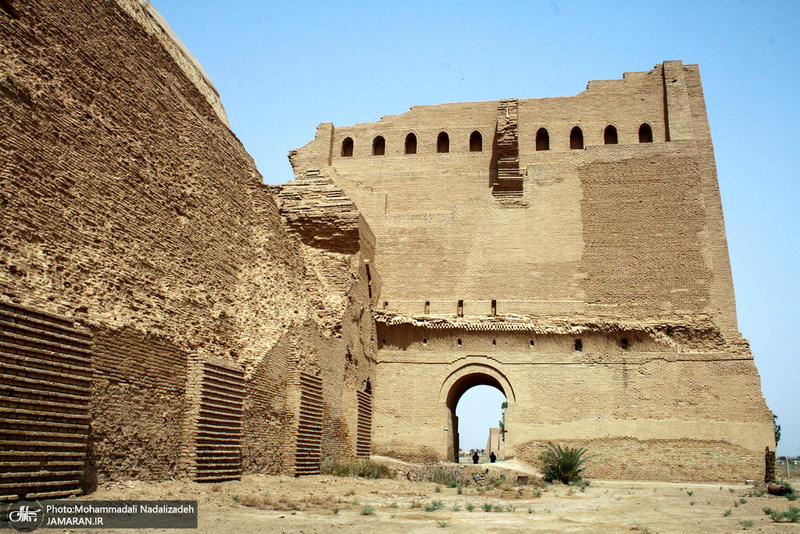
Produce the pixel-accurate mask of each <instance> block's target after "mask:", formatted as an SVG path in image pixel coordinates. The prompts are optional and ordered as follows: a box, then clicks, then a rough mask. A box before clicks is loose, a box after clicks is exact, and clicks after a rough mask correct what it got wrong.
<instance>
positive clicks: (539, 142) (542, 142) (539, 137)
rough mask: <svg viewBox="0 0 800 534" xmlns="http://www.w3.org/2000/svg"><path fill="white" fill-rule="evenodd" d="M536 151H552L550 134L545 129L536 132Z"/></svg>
mask: <svg viewBox="0 0 800 534" xmlns="http://www.w3.org/2000/svg"><path fill="white" fill-rule="evenodd" d="M536 150H550V134H549V133H547V130H545V129H544V128H539V131H538V132H536Z"/></svg>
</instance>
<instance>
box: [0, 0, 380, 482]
mask: <svg viewBox="0 0 800 534" xmlns="http://www.w3.org/2000/svg"><path fill="white" fill-rule="evenodd" d="M9 6H10V7H8V9H5V8H4V9H3V10H0V43H2V50H3V53H2V54H1V56H2V57H0V94H2V98H0V122H1V123H2V124H1V125H0V129H2V131H3V132H4V133H3V135H2V136H0V207H1V208H2V209H0V219H1V221H0V301H2V302H7V303H16V304H18V305H24V306H26V308H27V309H32V310H35V311H36V312H37V313H49V314H55V316H58V317H60V318H61V319H60V320H63V321H65V322H66V323H67V324H76V325H82V326H81V328H84V329H87V330H88V331H90V332H91V333H92V336H93V340H94V341H93V343H94V344H93V350H92V357H91V366H92V376H93V378H92V384H91V398H90V400H89V402H88V405H87V407H88V409H89V412H90V416H91V426H90V431H89V435H88V437H84V438H83V439H84V440H85V447H86V449H85V450H86V454H85V457H84V462H83V466H82V467H81V468H80V469H82V470H83V475H81V476H80V477H79V478H80V488H82V489H83V490H84V491H90V490H91V489H92V487H94V485H95V484H96V483H98V482H103V481H106V480H114V479H124V478H131V477H134V478H140V479H152V480H163V479H169V478H173V477H180V476H194V477H195V478H198V477H199V475H198V473H199V472H200V471H202V470H203V468H202V467H201V466H200V463H202V462H206V463H208V464H209V465H211V464H213V465H217V467H214V468H213V469H212V468H210V467H209V468H208V469H207V470H209V469H210V470H212V471H213V470H214V469H216V470H217V471H219V472H220V473H222V472H223V471H225V470H226V469H228V467H225V468H223V467H221V466H223V464H225V465H226V466H230V465H233V464H236V465H239V466H240V467H239V468H238V471H239V472H238V473H234V475H233V476H238V475H239V474H240V473H241V471H242V470H244V471H245V472H254V471H257V472H270V473H291V472H293V469H294V458H295V454H294V449H293V447H295V443H294V436H295V434H296V429H297V425H298V420H297V414H298V410H299V403H298V398H297V387H298V386H297V376H298V374H299V373H300V372H301V371H302V372H305V373H310V374H312V375H314V376H317V377H320V378H321V380H322V389H323V393H324V399H325V401H324V410H325V425H324V426H323V428H322V429H321V432H322V434H323V436H324V438H325V439H324V445H323V446H322V447H321V451H320V456H319V457H320V459H322V458H323V457H324V455H330V454H336V455H337V456H340V457H341V456H345V457H347V456H355V453H356V440H357V431H358V424H357V423H358V422H357V410H358V409H357V405H358V402H357V394H356V391H357V390H358V389H359V388H361V387H362V384H365V383H366V382H367V379H369V378H372V380H373V381H374V366H373V365H372V364H371V360H370V354H371V353H372V352H373V349H372V345H371V344H370V336H371V334H372V332H373V326H372V325H373V322H372V319H371V313H370V311H369V310H370V306H371V305H370V302H369V296H368V285H367V282H366V263H365V261H366V260H368V259H369V255H370V254H371V250H370V249H369V247H370V246H372V245H369V242H370V237H369V232H368V231H367V230H368V229H366V227H365V225H364V224H363V223H359V215H358V212H356V211H355V210H354V208H352V209H351V210H350V211H351V216H350V219H352V220H354V221H355V222H354V226H352V227H351V229H350V230H348V231H347V232H345V234H346V235H347V236H348V241H347V243H346V246H345V247H343V248H342V247H340V248H339V249H336V248H335V247H334V249H335V250H331V247H330V246H328V247H327V248H324V247H323V248H315V246H314V245H315V243H311V245H306V244H304V243H303V241H302V240H301V238H300V237H299V236H298V235H297V234H296V233H291V232H287V229H288V230H292V228H293V227H292V226H291V224H289V223H287V222H284V221H283V219H282V218H281V215H280V214H279V212H278V209H277V206H276V204H275V201H274V200H273V196H272V193H271V192H270V190H269V188H268V187H267V186H265V185H264V184H263V183H262V179H261V176H260V175H259V174H258V172H257V170H256V168H255V165H254V164H253V161H252V159H251V158H250V156H249V155H248V154H247V153H246V151H245V150H244V148H243V147H242V146H241V144H240V143H239V141H238V140H237V139H236V137H235V136H234V135H233V133H232V132H231V131H230V129H229V128H228V126H227V121H226V119H225V116H224V110H223V109H222V108H221V105H220V104H219V102H218V97H215V96H214V94H215V93H214V90H213V86H211V85H210V82H209V81H208V80H207V79H206V78H205V77H204V75H203V74H202V71H201V69H199V67H198V66H197V65H196V63H195V62H193V61H192V60H191V57H190V56H187V55H186V54H184V53H183V52H181V45H180V43H177V42H176V41H175V40H174V39H173V38H172V37H171V36H170V34H169V33H166V32H164V31H163V26H162V25H161V23H160V22H159V20H158V18H157V17H155V12H154V11H153V10H152V8H151V7H150V6H148V5H146V3H144V4H142V3H139V2H129V1H122V0H120V2H113V1H101V2H50V1H38V2H26V3H21V2H14V3H13V5H12V4H9ZM198 69H199V70H198ZM351 204H352V203H351ZM353 217H354V218H353ZM362 228H363V229H364V230H365V234H364V235H365V237H364V238H363V239H362V238H361V237H360V236H359V231H360V229H362ZM348 232H349V233H348ZM354 232H355V233H354ZM362 242H363V243H364V244H367V249H365V250H364V251H363V255H362V250H361V249H360V245H361V244H362ZM337 246H338V244H337ZM193 362H207V363H206V364H195V363H193ZM208 362H211V363H208ZM213 362H217V363H216V364H213ZM220 362H224V365H223V364H222V363H220ZM212 364H213V365H212ZM214 365H216V366H217V367H213V366H214ZM219 365H223V367H225V368H226V369H227V368H230V373H232V374H230V377H229V378H228V379H229V380H233V381H235V380H236V378H235V376H236V375H237V373H239V374H241V376H242V378H243V380H244V382H243V386H242V387H241V388H240V390H241V391H240V393H241V406H242V408H241V409H239V408H237V407H236V403H226V402H224V399H225V398H226V397H224V395H225V391H227V389H226V388H228V387H229V385H228V386H225V385H224V384H221V383H220V384H221V385H220V384H218V387H213V386H211V385H209V384H212V383H213V376H212V375H213V373H212V372H211V371H208V372H206V371H204V370H203V369H209V370H210V369H217V374H218V373H219V372H221V371H219V369H220V368H219ZM209 366H211V367H209ZM237 369H238V371H237ZM226 376H227V375H226ZM228 379H226V380H228ZM3 387H4V390H3V392H2V395H5V396H8V395H6V393H7V392H6V391H5V388H6V386H3ZM209 388H210V389H209ZM212 390H213V391H216V393H214V394H210V393H209V392H211V391H212ZM209 395H210V396H209ZM214 395H216V397H214ZM215 398H216V400H214V399H215ZM14 405H15V404H14V400H13V399H12V400H11V401H9V402H7V403H0V410H2V411H3V414H5V413H6V411H7V410H11V409H13V406H14ZM212 405H213V406H212ZM210 406H211V407H212V408H213V409H212V408H209V407H210ZM209 410H211V411H209ZM215 410H216V411H215ZM226 410H227V411H226ZM45 417H47V416H45ZM236 418H238V419H240V420H241V425H238V424H237V423H235V422H234V423H230V424H228V423H226V421H231V420H232V419H236ZM215 425H217V426H220V425H222V426H224V427H225V428H230V429H232V431H231V432H232V433H233V434H235V433H236V432H240V439H239V441H238V444H237V443H233V445H232V447H233V449H232V450H235V451H236V452H235V455H236V459H235V461H231V462H228V463H226V462H227V460H226V461H223V460H222V459H220V458H221V455H217V456H220V458H216V459H215V458H212V457H211V456H214V455H211V456H209V455H208V454H206V453H204V452H203V451H200V450H199V447H200V444H201V443H207V442H208V441H209V439H207V438H208V436H214V435H221V434H223V433H224V432H219V431H216V430H215V428H216V427H215ZM226 425H227V426H226ZM220 428H221V427H220ZM236 429H240V430H238V431H237V430H236ZM204 436H205V437H204ZM217 441H218V443H217V442H215V441H214V440H213V439H211V445H213V446H216V447H217V448H218V449H219V450H223V449H225V447H227V446H228V444H229V441H228V440H227V439H219V440H217ZM235 441H236V440H234V442H235ZM215 443H216V445H215ZM226 450H227V449H226ZM14 454H16V452H15V451H14V450H12V449H9V448H7V447H5V446H4V448H3V450H0V456H3V457H2V459H0V461H6V460H8V458H6V456H4V455H10V456H9V457H13V456H14ZM204 454H205V456H203V455H204ZM201 457H202V458H204V459H201ZM9 461H10V460H9ZM214 462H218V463H217V464H214ZM220 462H221V463H220ZM198 469H199V471H198ZM74 478H75V479H76V480H77V477H74ZM80 488H78V487H76V484H75V483H74V481H73V483H72V486H70V487H69V488H66V489H64V491H67V492H69V491H73V492H76V491H80ZM45 489H46V488H45ZM20 491H23V492H24V491H27V492H28V493H29V494H34V493H36V492H41V491H43V490H42V488H28V489H25V488H23V489H22V490H20Z"/></svg>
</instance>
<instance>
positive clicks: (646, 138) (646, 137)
mask: <svg viewBox="0 0 800 534" xmlns="http://www.w3.org/2000/svg"><path fill="white" fill-rule="evenodd" d="M639 142H640V143H652V142H653V129H652V128H651V127H650V125H649V124H647V123H644V124H642V125H641V126H639Z"/></svg>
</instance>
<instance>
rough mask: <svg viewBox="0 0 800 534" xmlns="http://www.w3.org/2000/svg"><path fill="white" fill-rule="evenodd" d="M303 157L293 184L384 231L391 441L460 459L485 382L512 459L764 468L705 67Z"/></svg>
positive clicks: (407, 120)
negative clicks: (569, 451)
mask: <svg viewBox="0 0 800 534" xmlns="http://www.w3.org/2000/svg"><path fill="white" fill-rule="evenodd" d="M291 159H292V164H293V166H294V170H295V174H296V177H297V179H296V180H295V181H294V182H291V183H290V184H288V185H287V187H292V188H294V190H297V189H298V188H302V185H303V184H304V183H308V180H309V178H308V175H309V174H311V175H312V176H313V179H314V180H317V181H322V182H326V183H330V184H332V185H331V186H335V187H336V188H337V190H338V189H341V191H343V192H344V195H346V197H347V198H349V199H350V200H352V201H353V202H354V203H355V205H356V207H357V208H358V210H359V211H360V213H361V216H362V217H363V218H364V220H365V221H366V224H367V225H368V226H369V228H370V229H371V231H372V232H373V233H374V236H375V257H374V261H373V262H372V264H371V265H370V267H371V270H372V273H373V275H375V276H378V275H379V276H380V280H381V285H380V287H379V288H373V296H374V298H375V300H376V301H377V311H376V312H375V320H376V322H377V343H378V352H377V371H376V383H375V389H374V419H373V420H374V427H373V430H374V434H373V444H374V448H375V451H376V452H379V453H383V454H389V455H396V456H400V457H405V458H409V459H430V460H445V459H452V458H454V456H455V455H456V454H457V450H458V431H457V429H458V421H457V419H456V417H455V407H456V404H457V403H458V400H459V398H460V397H461V395H462V394H463V393H464V392H465V391H466V390H467V389H469V388H470V387H472V386H474V385H478V384H487V385H491V386H494V387H497V388H498V389H500V390H501V391H502V392H503V393H504V394H505V396H506V397H507V399H508V403H509V407H508V409H507V411H506V429H507V432H506V435H505V440H506V451H507V454H508V455H513V456H518V457H521V458H525V459H530V460H533V459H535V458H536V456H537V451H538V450H539V449H540V447H541V446H542V445H543V444H544V443H546V442H548V441H560V442H568V443H575V444H580V445H583V446H586V447H588V448H589V449H590V450H591V451H592V453H593V454H596V455H597V456H596V458H597V459H596V461H594V462H593V464H592V467H591V470H592V475H594V476H611V477H624V478H641V479H653V478H655V479H668V480H684V479H693V478H694V479H697V478H701V479H707V478H715V479H721V480H722V479H725V480H742V479H744V478H753V479H758V478H760V477H763V465H764V450H765V447H768V448H770V449H773V450H774V446H775V443H774V437H773V429H772V414H771V412H770V410H769V409H768V408H767V406H766V403H765V401H764V399H763V397H762V394H761V387H760V379H759V375H758V372H757V370H756V368H755V365H754V363H753V357H752V355H751V354H750V350H749V346H748V344H747V342H746V341H745V340H744V339H743V338H742V336H741V334H740V333H739V331H738V329H737V323H736V312H735V302H734V292H733V283H732V278H731V272H730V263H729V258H728V250H727V244H726V238H725V228H724V223H723V217H722V207H721V202H720V195H719V188H718V184H717V176H716V168H715V162H714V153H713V148H712V143H711V134H710V130H709V125H708V120H707V117H706V110H705V103H704V99H703V92H702V86H701V82H700V75H699V70H698V67H697V66H696V65H684V64H683V63H681V62H680V61H667V62H664V63H663V64H660V65H657V66H656V67H655V68H653V70H651V71H648V72H634V73H626V74H625V75H624V77H623V78H622V79H621V80H604V81H592V82H590V83H589V85H588V87H587V89H586V91H584V92H583V93H581V94H579V95H576V96H572V97H564V98H543V99H519V100H517V99H507V100H501V101H499V102H470V103H457V104H442V105H435V106H420V107H413V108H412V109H411V110H410V111H409V112H407V113H404V114H402V115H394V116H387V117H383V118H382V119H381V120H380V121H379V122H374V123H363V124H357V125H355V126H348V127H334V126H333V125H332V124H329V123H326V124H322V125H320V127H319V128H318V131H317V135H316V139H315V140H314V141H312V142H311V143H309V144H308V145H306V146H305V147H303V148H302V149H299V150H297V151H293V153H292V154H291ZM699 467H702V468H703V469H702V471H699V470H698V468H699Z"/></svg>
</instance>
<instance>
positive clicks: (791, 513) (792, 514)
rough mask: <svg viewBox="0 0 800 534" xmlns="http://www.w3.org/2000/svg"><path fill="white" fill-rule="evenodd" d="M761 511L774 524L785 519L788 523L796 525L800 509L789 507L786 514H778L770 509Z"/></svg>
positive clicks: (799, 519) (778, 512)
mask: <svg viewBox="0 0 800 534" xmlns="http://www.w3.org/2000/svg"><path fill="white" fill-rule="evenodd" d="M762 510H763V511H764V513H765V514H767V515H768V516H769V517H770V519H772V520H773V521H775V522H776V523H777V522H778V521H783V520H784V519H786V520H787V521H788V522H789V523H797V522H798V521H800V508H796V507H794V506H790V507H789V510H787V511H786V512H780V511H778V510H773V509H772V508H763V509H762Z"/></svg>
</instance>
